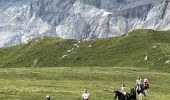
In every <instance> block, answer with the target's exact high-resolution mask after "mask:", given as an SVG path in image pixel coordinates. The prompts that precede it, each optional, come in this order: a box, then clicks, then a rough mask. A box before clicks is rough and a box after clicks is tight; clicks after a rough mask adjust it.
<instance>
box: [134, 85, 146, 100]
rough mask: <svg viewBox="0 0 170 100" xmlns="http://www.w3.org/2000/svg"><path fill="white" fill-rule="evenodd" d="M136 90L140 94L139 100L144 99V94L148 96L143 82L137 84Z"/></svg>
mask: <svg viewBox="0 0 170 100" xmlns="http://www.w3.org/2000/svg"><path fill="white" fill-rule="evenodd" d="M136 92H137V94H138V97H139V100H142V94H144V96H145V97H146V94H145V87H144V85H143V84H140V85H138V86H136Z"/></svg>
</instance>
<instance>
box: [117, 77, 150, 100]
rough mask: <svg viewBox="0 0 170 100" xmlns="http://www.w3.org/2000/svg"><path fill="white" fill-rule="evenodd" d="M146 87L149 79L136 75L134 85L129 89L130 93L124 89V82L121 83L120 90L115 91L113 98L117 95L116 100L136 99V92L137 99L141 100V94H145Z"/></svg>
mask: <svg viewBox="0 0 170 100" xmlns="http://www.w3.org/2000/svg"><path fill="white" fill-rule="evenodd" d="M147 89H149V81H148V79H147V78H146V77H145V78H144V79H143V82H142V79H141V78H140V77H139V76H138V78H137V80H136V87H135V88H132V89H131V90H130V93H128V92H127V91H126V87H125V84H122V85H121V88H120V90H118V91H114V92H115V99H116V98H117V97H118V100H137V98H136V94H138V98H139V100H142V94H143V95H144V96H146V93H147Z"/></svg>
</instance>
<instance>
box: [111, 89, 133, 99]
mask: <svg viewBox="0 0 170 100" xmlns="http://www.w3.org/2000/svg"><path fill="white" fill-rule="evenodd" d="M114 93H115V100H116V99H117V98H118V100H131V98H130V94H129V93H126V95H124V94H123V93H122V92H120V91H115V90H114Z"/></svg>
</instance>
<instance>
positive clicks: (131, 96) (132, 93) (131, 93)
mask: <svg viewBox="0 0 170 100" xmlns="http://www.w3.org/2000/svg"><path fill="white" fill-rule="evenodd" d="M130 98H131V100H137V98H136V90H135V88H132V89H131V90H130Z"/></svg>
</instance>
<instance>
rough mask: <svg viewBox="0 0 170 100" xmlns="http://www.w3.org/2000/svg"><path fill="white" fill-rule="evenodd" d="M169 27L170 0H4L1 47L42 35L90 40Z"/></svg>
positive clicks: (0, 12) (0, 11) (0, 6)
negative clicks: (132, 31)
mask: <svg viewBox="0 0 170 100" xmlns="http://www.w3.org/2000/svg"><path fill="white" fill-rule="evenodd" d="M138 28H140V29H143V28H145V29H155V30H168V29H170V0H1V1H0V47H5V46H12V45H16V44H19V43H23V42H27V41H28V40H31V39H32V38H37V37H41V36H50V37H61V38H65V39H79V40H88V39H95V38H108V37H113V36H120V35H122V34H124V33H126V32H129V31H131V30H133V29H138Z"/></svg>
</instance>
